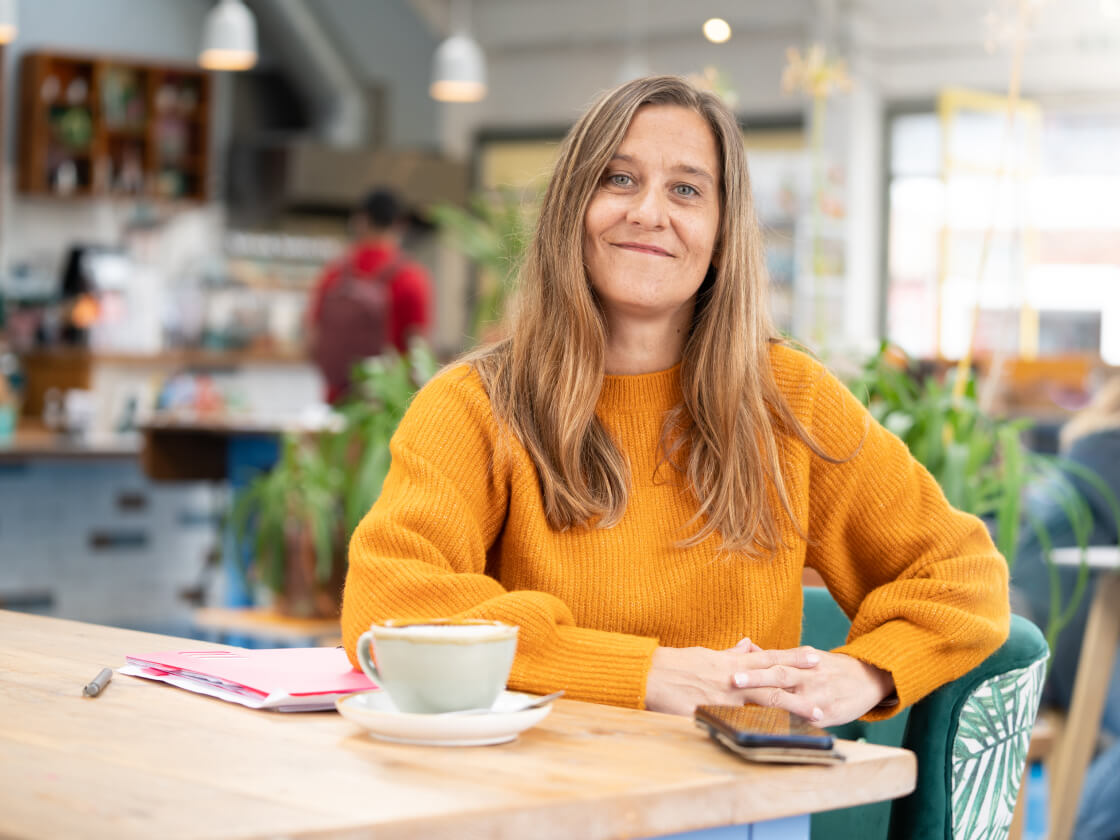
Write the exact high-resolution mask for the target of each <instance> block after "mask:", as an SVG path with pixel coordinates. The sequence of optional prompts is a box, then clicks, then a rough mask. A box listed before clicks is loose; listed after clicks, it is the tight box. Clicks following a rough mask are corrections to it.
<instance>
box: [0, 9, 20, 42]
mask: <svg viewBox="0 0 1120 840" xmlns="http://www.w3.org/2000/svg"><path fill="white" fill-rule="evenodd" d="M18 32H19V0H0V44H10V43H11V42H12V41H14V40H15V39H16V34H17V33H18Z"/></svg>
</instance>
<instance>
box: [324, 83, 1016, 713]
mask: <svg viewBox="0 0 1120 840" xmlns="http://www.w3.org/2000/svg"><path fill="white" fill-rule="evenodd" d="M520 298H521V299H520V301H519V306H518V311H517V312H516V313H515V314H514V317H513V320H512V325H511V335H510V337H509V338H508V339H506V340H505V341H502V342H500V343H498V344H497V345H495V346H492V347H487V348H484V349H482V350H479V351H477V352H475V353H474V354H472V355H470V356H469V357H468V358H467V359H466V360H465V363H464V364H460V365H457V366H453V367H451V368H449V369H448V370H446V371H444V372H443V373H441V374H440V375H439V376H437V377H436V378H435V379H434V380H433V381H432V382H430V383H429V384H428V385H427V386H426V387H425V388H424V389H422V390H421V392H420V393H419V394H418V395H417V397H416V399H415V401H414V403H413V405H412V406H411V408H410V410H409V412H408V414H407V416H406V417H405V418H404V420H403V421H402V423H401V425H400V427H399V429H398V430H397V433H396V435H395V437H394V440H393V443H392V458H393V463H392V469H391V471H390V474H389V476H388V478H387V480H386V482H385V487H384V490H383V491H382V495H381V498H380V499H379V500H378V502H377V504H375V505H374V507H373V509H372V510H371V511H370V513H369V514H368V515H367V516H366V517H365V519H364V520H363V522H362V523H361V525H360V526H359V527H358V529H357V530H356V532H355V534H354V537H353V539H352V541H351V547H350V568H349V576H348V579H347V585H346V590H345V596H344V603H343V621H342V624H343V635H344V640H345V642H346V646H347V649H348V650H349V651H350V652H351V655H352V653H353V649H354V644H355V640H356V638H357V636H358V634H359V633H361V632H362V631H363V630H365V629H366V628H367V627H368V625H369V624H370V622H371V621H373V620H376V619H383V618H389V617H397V618H401V617H422V616H426V617H431V616H471V617H485V618H491V619H501V620H504V621H508V622H510V623H513V624H517V625H519V626H520V628H521V631H520V634H519V642H518V653H517V657H516V660H515V662H514V666H513V671H512V673H511V676H510V687H511V688H515V689H519V690H523V691H530V692H540V693H543V692H546V691H552V690H556V689H559V688H562V689H564V690H565V691H566V692H567V693H568V696H569V697H573V698H576V699H584V700H592V701H597V702H603V703H613V704H617V705H623V706H632V707H636V708H643V707H644V708H647V709H652V710H655V711H663V712H672V713H676V714H691V713H692V711H693V709H694V708H695V707H696V705H698V704H701V703H734V704H741V703H746V702H754V703H760V704H763V705H771V706H778V707H781V708H784V709H787V710H789V711H792V712H795V713H798V714H801V715H804V716H806V717H810V718H812V719H814V720H816V721H818V722H820V723H823V724H825V725H832V724H835V723H840V722H843V721H848V720H852V719H854V718H856V717H859V716H861V715H869V716H871V717H884V716H887V715H890V714H892V713H893V712H894V710H895V709H898V708H901V707H903V706H905V705H908V704H910V703H912V702H914V701H915V700H917V699H919V698H920V697H922V696H924V695H925V694H926V693H928V692H929V691H931V690H933V689H934V688H936V687H937V686H938V685H940V684H942V683H944V682H947V681H948V680H951V679H953V678H955V677H957V676H959V675H960V674H962V673H964V672H965V671H967V670H969V669H970V668H972V667H973V666H975V665H976V664H977V663H979V662H980V661H981V660H983V659H984V657H986V656H987V655H988V654H989V653H990V652H991V651H993V650H994V649H995V648H996V647H997V646H998V645H999V644H1000V643H1001V641H1002V640H1003V639H1004V637H1005V636H1006V633H1007V628H1008V620H1009V618H1008V605H1007V572H1006V565H1005V563H1004V562H1003V560H1002V558H1001V557H1000V556H999V554H998V553H997V552H996V551H995V549H994V548H993V546H992V544H991V541H990V539H989V538H988V535H987V533H986V531H985V530H984V528H983V526H982V525H981V523H980V522H979V521H978V520H976V519H974V518H973V517H970V516H967V515H964V514H961V513H959V512H957V511H954V510H952V509H951V508H949V506H948V505H947V504H946V502H945V500H944V497H943V495H942V494H941V492H940V490H939V489H938V487H937V485H936V484H935V482H934V481H933V480H932V479H931V478H930V477H929V475H928V474H927V473H926V472H925V471H924V470H923V469H922V468H921V467H920V466H919V465H918V464H917V463H916V462H915V461H913V459H912V458H911V457H910V456H909V454H908V452H907V451H906V449H905V447H904V446H903V444H902V443H901V442H899V441H898V440H897V439H896V438H894V437H892V436H891V435H889V434H887V433H886V432H885V431H884V430H883V429H882V428H880V427H878V426H877V425H875V424H874V423H873V422H872V421H871V420H870V419H869V417H868V415H867V413H866V412H865V411H864V410H863V408H862V406H860V405H859V403H858V402H857V401H856V400H855V399H853V398H852V396H851V395H850V394H849V393H848V392H847V390H846V389H845V388H844V387H843V385H841V384H840V383H839V382H838V381H837V380H836V379H835V378H833V377H832V376H830V375H829V374H828V373H827V372H826V371H825V370H824V369H823V368H822V367H821V366H820V365H818V364H817V363H815V362H814V361H812V360H811V359H809V358H808V357H807V356H805V355H803V354H801V353H798V352H796V351H794V350H791V349H789V348H787V347H785V346H783V345H782V344H781V343H780V342H779V341H778V340H777V333H776V331H775V330H774V328H773V326H772V324H771V323H770V320H769V316H768V314H767V304H766V275H765V269H764V267H763V259H762V253H761V246H760V235H759V231H758V224H757V222H756V220H755V218H754V213H753V209H752V206H751V198H750V190H749V182H748V176H747V164H746V159H745V155H744V152H743V145H742V140H741V138H740V134H739V128H738V125H737V123H736V121H735V119H734V117H733V115H732V114H731V113H730V112H729V111H728V110H727V108H726V107H725V106H724V105H723V104H722V103H721V102H720V101H719V99H718V98H716V97H715V96H713V95H711V94H709V93H704V92H701V91H698V90H696V89H695V88H693V87H692V86H691V85H689V84H688V83H687V82H685V81H682V80H680V79H677V78H673V77H654V78H647V79H639V80H637V81H633V82H630V83H627V84H625V85H623V86H621V87H619V88H617V89H616V90H614V91H612V92H610V93H608V94H606V95H604V96H603V97H601V98H600V99H599V100H598V101H597V102H596V103H595V104H594V105H592V107H591V108H590V110H588V112H587V113H586V114H585V115H584V116H583V117H582V118H581V119H580V120H579V122H578V123H577V124H576V125H575V127H574V128H573V129H572V130H571V132H570V133H569V135H568V137H567V139H566V140H565V142H564V145H563V146H562V149H561V152H560V158H559V161H558V163H557V165H556V170H555V172H554V174H553V178H552V181H551V183H550V185H549V187H548V190H547V192H546V194H545V197H544V201H543V204H542V208H541V214H540V220H539V223H538V228H537V232H536V236H535V237H534V240H533V242H532V245H531V247H530V250H529V253H528V256H527V260H526V263H525V266H524V268H523V270H522V275H521V285H520ZM805 566H811V567H813V568H815V569H817V570H818V571H819V572H820V574H821V575H822V576H823V578H824V580H825V581H826V583H827V584H828V586H829V588H830V590H831V591H832V593H833V594H834V595H835V597H836V598H837V599H838V601H839V602H840V604H841V605H842V606H843V607H844V609H845V610H846V611H847V612H848V614H849V615H851V616H853V619H854V620H853V630H852V638H851V640H850V642H849V643H848V644H847V645H845V646H843V647H841V648H839V649H837V650H836V651H832V652H826V651H816V650H812V649H809V648H803V647H802V648H799V647H797V644H798V639H799V635H800V623H801V576H802V570H803V568H804V567H805Z"/></svg>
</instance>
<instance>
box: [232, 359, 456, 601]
mask: <svg viewBox="0 0 1120 840" xmlns="http://www.w3.org/2000/svg"><path fill="white" fill-rule="evenodd" d="M437 367H438V363H437V361H436V359H435V356H434V355H433V354H432V352H431V350H430V349H429V347H428V346H427V345H426V344H425V343H423V342H422V341H416V342H414V343H413V344H412V346H411V347H410V348H409V352H408V353H407V354H406V355H403V356H402V355H398V354H397V353H395V352H392V353H388V354H385V355H382V356H376V357H373V358H370V359H366V360H364V361H362V362H359V363H358V364H357V365H356V366H355V369H354V374H353V381H354V385H353V388H352V392H351V393H352V395H351V396H350V397H348V398H347V400H346V401H345V402H344V403H342V404H341V405H339V406H338V407H337V409H336V418H335V419H336V421H337V422H336V423H335V424H333V425H332V426H331V427H330V428H327V429H324V430H320V431H314V432H293V433H288V434H285V435H284V436H283V439H282V441H281V450H280V458H279V460H278V461H277V463H276V464H275V465H274V466H273V467H272V468H271V469H270V470H268V471H266V472H262V473H261V474H260V475H258V476H256V477H255V478H254V479H253V480H252V481H251V482H250V483H249V485H248V486H247V487H246V488H245V490H244V491H242V492H241V493H240V494H239V495H238V498H237V499H236V500H235V502H234V505H233V508H232V511H231V514H230V521H231V525H232V527H233V530H234V533H235V535H236V536H237V537H238V539H239V540H245V541H247V542H248V543H249V544H250V545H252V547H253V552H252V561H251V563H250V564H249V566H247V567H245V568H243V570H242V571H243V573H244V574H245V575H246V576H247V577H248V576H250V575H252V576H254V577H255V578H256V579H257V580H259V581H260V583H261V584H263V585H264V586H265V587H267V588H268V589H269V590H271V591H272V592H273V593H275V594H281V593H285V592H287V591H288V590H289V588H290V586H291V585H292V583H293V578H294V579H297V580H303V579H306V580H305V583H306V584H308V585H310V586H312V587H317V588H318V589H320V590H322V589H323V588H324V587H328V586H331V587H333V586H334V584H335V583H340V582H341V578H342V573H343V572H344V571H345V563H346V546H347V543H348V542H349V539H350V534H351V533H352V532H353V530H354V528H355V527H356V526H357V524H358V522H359V521H360V520H361V517H362V516H364V515H365V513H366V511H368V510H369V509H370V507H372V505H373V503H374V502H375V501H376V500H377V497H378V495H380V493H381V485H382V482H383V481H384V480H385V475H386V473H387V472H388V470H389V460H390V459H389V439H390V438H391V437H392V435H393V432H394V431H395V430H396V428H397V424H398V423H399V422H400V419H401V417H403V416H404V412H405V410H406V409H407V408H408V404H409V401H410V400H411V398H412V395H413V394H414V393H415V392H416V390H417V389H418V388H419V387H420V386H421V385H422V384H423V383H424V382H426V381H427V380H428V379H430V378H431V376H432V375H433V374H434V373H435V371H436V369H437ZM330 594H337V593H330ZM308 597H309V596H307V595H296V596H295V598H296V599H298V600H300V602H301V603H299V604H298V605H296V606H295V607H294V610H295V611H296V612H303V613H306V612H310V611H316V610H313V609H312V608H311V607H309V606H308V605H307V601H308ZM317 611H322V610H317Z"/></svg>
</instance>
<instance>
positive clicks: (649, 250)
mask: <svg viewBox="0 0 1120 840" xmlns="http://www.w3.org/2000/svg"><path fill="white" fill-rule="evenodd" d="M612 244H613V245H614V247H616V248H622V249H623V250H625V251H637V252H638V253H640V254H650V255H652V256H655V257H671V256H673V255H672V254H670V253H669V252H668V251H666V250H665V249H664V248H658V247H657V246H656V245H643V244H642V243H641V242H615V243H612Z"/></svg>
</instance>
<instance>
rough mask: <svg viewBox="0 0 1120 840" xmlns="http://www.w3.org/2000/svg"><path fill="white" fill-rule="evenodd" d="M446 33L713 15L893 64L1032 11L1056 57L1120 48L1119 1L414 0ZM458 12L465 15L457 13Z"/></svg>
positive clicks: (574, 34)
mask: <svg viewBox="0 0 1120 840" xmlns="http://www.w3.org/2000/svg"><path fill="white" fill-rule="evenodd" d="M410 2H411V4H412V6H413V7H414V8H415V9H416V11H417V12H418V13H419V15H420V16H421V18H422V19H423V20H425V21H426V22H427V23H428V25H429V26H430V27H431V28H432V31H433V34H435V35H436V36H437V37H442V36H443V35H446V34H447V33H448V32H449V31H450V29H451V28H452V20H453V18H452V16H453V15H454V14H456V13H461V10H462V9H469V16H470V19H469V23H468V26H469V28H470V30H471V33H472V34H473V35H474V36H475V38H476V39H477V40H478V41H479V42H480V44H481V45H482V47H483V48H484V49H485V50H487V52H506V51H509V52H518V51H524V50H542V49H564V48H566V47H574V46H577V45H578V46H581V47H586V46H588V45H592V44H606V43H618V44H625V43H629V42H632V41H634V40H635V39H637V40H640V41H641V42H643V43H645V44H646V45H647V46H649V47H651V48H656V47H657V46H658V45H659V44H668V43H676V42H680V41H684V40H687V39H699V38H700V37H701V35H700V25H701V23H703V21H704V20H705V19H707V18H708V17H713V16H716V17H722V18H724V19H725V20H727V21H728V23H730V24H731V27H732V31H733V33H734V34H733V37H732V42H731V43H732V44H734V43H735V39H736V38H766V37H770V36H773V37H781V38H782V39H784V40H789V39H790V38H791V36H792V37H793V38H794V39H803V40H826V41H833V42H835V43H838V44H840V45H856V46H858V47H859V48H861V49H862V50H865V51H867V52H869V53H870V54H871V55H872V56H878V57H880V58H882V59H889V57H890V56H892V55H903V54H907V55H910V54H912V53H913V51H915V50H916V51H920V52H927V53H937V54H939V55H943V56H944V57H952V56H953V55H961V56H963V57H967V56H968V55H970V54H979V53H983V52H984V51H985V50H986V49H989V48H990V47H991V46H992V43H991V42H992V38H993V36H995V37H996V40H997V42H998V41H999V39H1000V36H1003V40H1005V41H1006V36H1007V34H1008V32H1009V30H1011V29H1013V27H1014V25H1015V23H1016V22H1017V21H1018V20H1020V14H1025V15H1026V18H1027V19H1028V20H1029V21H1030V23H1031V25H1030V27H1029V29H1028V32H1029V35H1030V38H1031V43H1032V45H1034V46H1036V47H1038V48H1040V49H1045V50H1048V51H1053V50H1058V49H1060V50H1064V51H1071V52H1080V51H1085V50H1090V51H1092V50H1098V51H1099V50H1101V49H1110V50H1114V51H1115V52H1116V54H1117V55H1118V56H1120V0H782V1H781V2H772V1H771V0H693V2H681V0H473V3H463V2H462V0H457V1H456V0H410ZM457 10H459V11H457Z"/></svg>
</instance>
